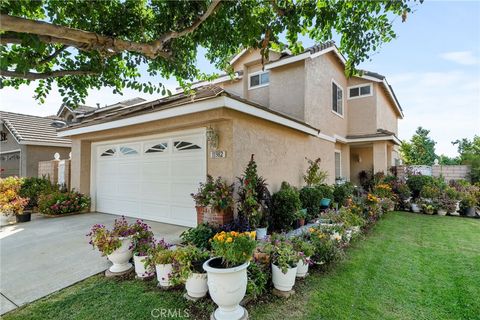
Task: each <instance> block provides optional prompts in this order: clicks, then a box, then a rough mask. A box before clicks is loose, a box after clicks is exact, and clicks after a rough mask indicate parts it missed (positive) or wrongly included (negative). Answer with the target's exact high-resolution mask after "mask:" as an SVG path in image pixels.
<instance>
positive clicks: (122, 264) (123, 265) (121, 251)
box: [107, 237, 133, 273]
mask: <svg viewBox="0 0 480 320" xmlns="http://www.w3.org/2000/svg"><path fill="white" fill-rule="evenodd" d="M120 241H121V242H122V245H121V246H120V248H118V249H117V250H115V251H113V252H112V253H111V254H109V255H107V258H108V260H110V261H111V262H112V263H113V265H112V266H111V267H110V268H109V269H108V270H109V271H110V272H113V273H118V272H125V271H127V270H128V269H130V268H131V267H132V264H131V263H130V262H128V261H129V260H130V259H131V258H132V255H133V251H132V248H130V247H131V246H132V238H131V237H128V238H120Z"/></svg>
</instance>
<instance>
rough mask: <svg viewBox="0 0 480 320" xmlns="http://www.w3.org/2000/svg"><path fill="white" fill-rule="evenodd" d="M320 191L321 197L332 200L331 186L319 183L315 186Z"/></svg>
mask: <svg viewBox="0 0 480 320" xmlns="http://www.w3.org/2000/svg"><path fill="white" fill-rule="evenodd" d="M315 188H317V189H318V190H319V191H320V193H321V194H322V198H327V199H330V200H333V187H332V186H329V185H327V184H321V185H318V186H316V187H315Z"/></svg>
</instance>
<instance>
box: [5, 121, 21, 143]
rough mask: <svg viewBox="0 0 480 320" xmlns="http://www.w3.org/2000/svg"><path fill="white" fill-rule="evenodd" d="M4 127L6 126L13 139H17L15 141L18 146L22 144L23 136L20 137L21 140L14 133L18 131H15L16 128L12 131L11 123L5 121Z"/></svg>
mask: <svg viewBox="0 0 480 320" xmlns="http://www.w3.org/2000/svg"><path fill="white" fill-rule="evenodd" d="M3 126H4V127H5V128H7V130H8V132H10V134H11V135H12V137H13V138H14V139H15V141H16V142H17V143H18V144H21V141H22V138H21V136H20V138H19V137H17V135H16V134H15V133H14V132H16V131H15V128H13V131H12V128H10V126H11V125H10V123H9V122H8V121H5V120H3Z"/></svg>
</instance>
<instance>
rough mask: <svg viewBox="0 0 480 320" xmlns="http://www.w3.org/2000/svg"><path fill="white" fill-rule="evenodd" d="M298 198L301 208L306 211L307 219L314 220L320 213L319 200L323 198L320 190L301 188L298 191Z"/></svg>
mask: <svg viewBox="0 0 480 320" xmlns="http://www.w3.org/2000/svg"><path fill="white" fill-rule="evenodd" d="M299 196H300V202H301V203H302V208H304V209H307V219H308V220H311V219H314V218H316V217H317V216H318V214H319V213H320V200H322V198H323V194H322V192H321V190H320V189H317V188H313V187H303V188H302V189H300V194H299Z"/></svg>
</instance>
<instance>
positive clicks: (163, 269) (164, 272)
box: [155, 263, 173, 288]
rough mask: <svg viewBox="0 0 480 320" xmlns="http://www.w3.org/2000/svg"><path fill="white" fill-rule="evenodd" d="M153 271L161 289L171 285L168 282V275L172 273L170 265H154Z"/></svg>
mask: <svg viewBox="0 0 480 320" xmlns="http://www.w3.org/2000/svg"><path fill="white" fill-rule="evenodd" d="M155 271H156V272H157V280H158V284H159V285H160V286H161V287H165V288H167V287H170V286H171V285H172V283H171V282H170V274H171V273H172V271H173V268H172V264H171V263H168V264H157V265H155Z"/></svg>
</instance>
